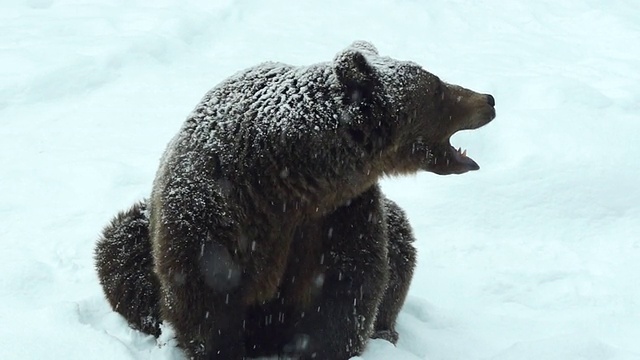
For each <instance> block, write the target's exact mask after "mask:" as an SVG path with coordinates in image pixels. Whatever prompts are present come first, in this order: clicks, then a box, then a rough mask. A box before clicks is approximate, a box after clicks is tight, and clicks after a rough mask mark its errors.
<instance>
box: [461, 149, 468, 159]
mask: <svg viewBox="0 0 640 360" xmlns="http://www.w3.org/2000/svg"><path fill="white" fill-rule="evenodd" d="M462 156H464V157H467V149H464V151H463V152H462Z"/></svg>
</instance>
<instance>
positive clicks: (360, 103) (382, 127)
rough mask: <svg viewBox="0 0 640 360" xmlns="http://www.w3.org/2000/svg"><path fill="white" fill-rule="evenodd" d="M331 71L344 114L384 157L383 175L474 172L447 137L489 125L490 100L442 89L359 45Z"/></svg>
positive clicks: (423, 74) (406, 65) (416, 68)
mask: <svg viewBox="0 0 640 360" xmlns="http://www.w3.org/2000/svg"><path fill="white" fill-rule="evenodd" d="M334 66H335V74H336V77H337V78H338V81H340V83H341V84H342V85H343V91H344V94H345V97H344V102H345V105H346V106H347V108H350V109H351V110H350V111H349V112H350V113H355V114H358V115H359V117H360V121H359V122H361V123H367V122H368V123H369V124H364V126H367V127H368V129H367V131H366V133H367V134H371V135H370V136H369V137H367V139H366V140H367V141H369V142H371V143H373V144H374V145H376V144H377V145H378V146H374V145H372V146H370V148H372V149H375V151H379V152H380V153H385V154H387V156H385V158H386V159H387V160H386V164H385V166H384V167H385V170H384V171H385V172H387V173H391V174H393V173H411V172H416V171H418V170H425V171H430V172H433V173H436V174H440V175H448V174H462V173H465V172H467V171H470V170H477V169H479V166H478V164H477V163H476V162H475V161H473V160H472V159H471V158H470V157H468V156H467V155H466V151H464V152H462V151H460V150H459V149H458V150H456V149H455V148H454V147H453V146H452V145H451V143H450V138H451V136H452V135H453V134H455V133H456V132H458V131H461V130H469V129H477V128H479V127H481V126H483V125H485V124H487V123H489V122H490V121H491V120H493V119H494V118H495V116H496V111H495V100H494V98H493V96H491V95H488V94H480V93H477V92H474V91H472V90H469V89H465V88H463V87H460V86H457V85H452V84H447V83H445V82H443V81H442V80H440V78H438V77H437V76H435V75H433V74H431V73H430V72H428V71H426V70H424V69H423V68H422V67H421V66H420V65H418V64H416V63H413V62H409V61H400V60H395V59H392V58H389V57H382V56H380V55H379V54H378V51H377V50H376V48H375V47H374V46H373V45H372V44H370V43H367V42H364V41H358V42H355V43H353V44H352V45H351V46H350V47H348V48H347V49H345V50H343V51H342V52H340V53H339V54H338V55H337V56H336V59H335V61H334ZM360 126H363V124H361V125H360ZM356 134H358V133H357V132H356ZM362 139H364V137H363V136H358V140H362Z"/></svg>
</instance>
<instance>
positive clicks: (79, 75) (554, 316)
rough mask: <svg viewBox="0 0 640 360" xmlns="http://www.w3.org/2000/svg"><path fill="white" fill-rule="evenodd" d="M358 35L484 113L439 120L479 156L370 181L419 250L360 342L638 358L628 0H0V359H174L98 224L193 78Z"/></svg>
mask: <svg viewBox="0 0 640 360" xmlns="http://www.w3.org/2000/svg"><path fill="white" fill-rule="evenodd" d="M355 39H365V40H369V41H371V42H372V43H373V44H375V46H376V47H377V49H378V50H379V52H380V54H381V55H384V56H391V57H394V58H398V59H406V60H411V61H415V62H417V63H419V64H422V65H423V66H425V67H426V68H427V69H429V70H430V71H432V72H433V73H435V74H436V75H438V76H440V77H441V78H443V79H444V80H446V81H448V82H451V83H457V84H460V85H463V86H466V87H469V88H471V89H474V90H477V91H482V92H487V93H491V94H493V95H494V96H495V98H496V103H497V110H498V117H497V119H496V120H494V121H493V123H492V124H490V125H488V126H487V127H485V128H483V129H481V130H477V131H473V132H468V133H462V134H458V135H456V136H455V137H454V138H453V139H452V143H453V144H454V145H455V146H462V147H464V148H467V149H469V154H470V156H471V157H473V158H474V159H475V160H476V161H478V163H479V164H480V166H481V167H482V168H481V170H480V171H478V172H474V173H469V174H465V175H462V176H449V177H438V176H436V175H433V174H420V175H417V176H414V177H409V178H399V179H388V180H385V181H384V183H383V188H384V190H385V192H386V193H387V195H388V196H389V197H390V198H392V199H394V200H396V201H397V202H398V203H399V204H400V205H401V206H403V207H404V208H405V210H406V212H407V214H408V216H409V217H410V219H411V221H412V224H413V226H414V230H415V234H416V237H417V239H418V240H417V246H418V250H419V259H418V262H419V265H418V268H417V270H416V274H415V277H414V280H413V283H412V287H411V291H410V296H409V299H408V300H407V303H406V304H405V307H404V309H403V311H402V313H401V314H400V318H399V323H398V330H399V333H400V341H399V343H398V346H397V347H393V346H392V345H391V344H389V343H388V342H385V341H382V340H373V341H371V342H370V343H369V346H368V348H367V351H366V352H365V353H364V354H363V355H362V356H361V357H359V359H363V360H383V359H430V360H453V359H465V360H467V359H483V360H488V359H491V360H523V359H524V360H526V359H558V360H560V359H562V360H572V359H588V360H601V359H616V360H618V359H640V342H638V341H637V339H639V338H640V325H639V324H640V287H639V286H638V284H639V283H640V236H638V234H640V205H639V204H640V190H638V188H637V184H638V183H639V181H640V162H639V161H637V159H635V154H636V153H637V152H638V150H639V149H640V145H638V139H640V115H639V114H640V72H639V71H638V69H640V48H638V47H637V45H633V44H637V43H638V40H640V6H639V5H638V3H637V1H635V0H618V1H613V2H606V3H605V2H598V1H593V0H571V1H563V2H558V1H552V0H542V1H531V0H528V1H525V0H519V1H511V2H504V1H498V0H488V1H483V2H470V1H464V0H456V1H441V2H430V3H429V4H422V3H421V2H418V1H411V0H372V1H368V2H367V3H366V6H363V5H360V4H357V3H355V2H354V3H346V2H343V1H338V0H327V1H322V2H320V1H316V2H295V1H285V0H274V1H271V2H266V1H257V0H244V1H239V0H238V1H233V0H226V1H215V2H214V1H195V0H191V1H178V0H160V1H155V2H153V3H150V2H148V1H142V0H130V1H123V0H116V1H113V0H111V1H105V0H92V1H86V0H24V1H1V2H0V154H2V155H1V156H0V169H1V170H0V190H1V191H2V196H0V215H1V216H0V245H1V248H2V251H0V274H2V276H1V277H0V323H1V324H2V325H3V326H2V327H1V328H0V358H1V359H42V358H56V359H87V358H90V359H176V360H177V359H181V352H180V351H179V350H178V349H177V348H176V347H175V341H174V340H173V339H172V338H171V335H170V331H167V332H166V334H163V336H162V337H161V339H160V340H159V341H158V342H156V340H155V339H153V338H151V337H149V336H145V335H144V334H142V333H139V332H136V331H133V330H131V329H129V328H128V326H127V325H126V322H125V321H124V319H122V318H121V317H120V316H119V315H117V314H116V313H114V312H113V311H111V309H110V308H109V306H108V304H107V302H106V300H105V299H104V297H103V295H102V292H101V289H100V287H99V285H98V281H97V278H96V274H95V272H94V270H93V259H92V253H93V247H94V243H95V241H96V240H97V238H98V234H99V232H100V230H101V228H102V227H103V226H104V225H106V224H107V223H108V221H109V219H110V218H111V217H112V216H113V215H114V214H115V213H116V212H117V211H119V210H122V209H125V208H127V207H129V206H130V205H131V204H133V202H135V201H137V200H139V199H141V198H143V197H146V196H148V194H149V191H150V189H151V182H152V180H153V176H154V173H155V171H156V169H157V166H158V163H159V159H160V156H161V154H162V151H163V149H164V148H165V146H166V144H167V143H168V142H169V141H170V139H171V138H172V137H173V135H174V134H175V133H176V131H177V130H178V129H179V127H180V126H181V124H182V122H183V121H184V119H185V118H186V116H187V115H188V114H189V112H190V111H191V109H193V106H195V104H196V103H197V102H198V100H199V99H200V98H201V97H202V96H203V94H205V93H206V91H207V90H209V89H210V88H211V87H212V86H214V85H215V84H217V83H218V82H219V81H221V80H222V79H224V78H225V77H227V76H229V75H231V74H233V73H235V72H236V71H238V70H240V69H242V68H245V67H247V66H251V65H255V64H257V63H260V62H262V61H267V60H269V61H279V62H283V63H290V64H296V65H302V64H311V63H316V62H319V61H327V60H331V59H332V58H333V57H334V56H335V54H336V52H338V51H339V50H340V49H343V48H344V47H345V46H346V45H348V44H349V43H351V42H352V41H353V40H355Z"/></svg>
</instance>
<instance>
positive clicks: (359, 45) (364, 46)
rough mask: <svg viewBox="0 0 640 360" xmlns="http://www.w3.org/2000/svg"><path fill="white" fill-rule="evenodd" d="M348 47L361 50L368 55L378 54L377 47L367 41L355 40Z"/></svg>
mask: <svg viewBox="0 0 640 360" xmlns="http://www.w3.org/2000/svg"><path fill="white" fill-rule="evenodd" d="M349 47H350V48H353V49H358V50H362V52H365V53H368V54H370V55H378V49H376V47H375V46H374V45H373V44H372V43H370V42H368V41H364V40H356V41H354V42H353V43H352V44H351V46H349Z"/></svg>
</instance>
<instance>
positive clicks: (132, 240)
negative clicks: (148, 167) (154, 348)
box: [95, 201, 161, 337]
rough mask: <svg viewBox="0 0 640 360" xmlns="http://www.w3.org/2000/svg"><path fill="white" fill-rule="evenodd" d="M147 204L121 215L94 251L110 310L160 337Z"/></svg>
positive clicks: (112, 221)
mask: <svg viewBox="0 0 640 360" xmlns="http://www.w3.org/2000/svg"><path fill="white" fill-rule="evenodd" d="M146 207H147V204H146V202H144V201H143V202H140V203H137V204H135V205H133V206H132V207H131V209H129V210H127V211H124V212H121V213H119V214H118V215H117V216H116V217H115V218H114V219H113V220H111V223H109V225H107V226H106V227H105V228H104V230H103V231H102V236H101V238H100V240H98V242H97V244H96V248H95V261H96V270H97V272H98V278H99V280H100V285H102V289H103V291H104V293H105V295H106V297H107V300H108V301H109V304H110V305H111V307H112V308H113V309H114V310H115V311H116V312H118V313H120V315H122V316H124V317H125V319H127V321H128V322H129V324H130V325H131V326H132V327H134V328H135V329H138V330H142V331H144V332H146V333H148V334H151V335H153V336H156V337H157V336H159V335H160V326H159V325H160V322H161V319H160V305H159V299H160V295H159V293H160V283H159V282H158V279H157V278H156V276H155V274H154V273H153V257H152V256H151V243H150V240H149V219H148V218H147V215H146Z"/></svg>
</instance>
